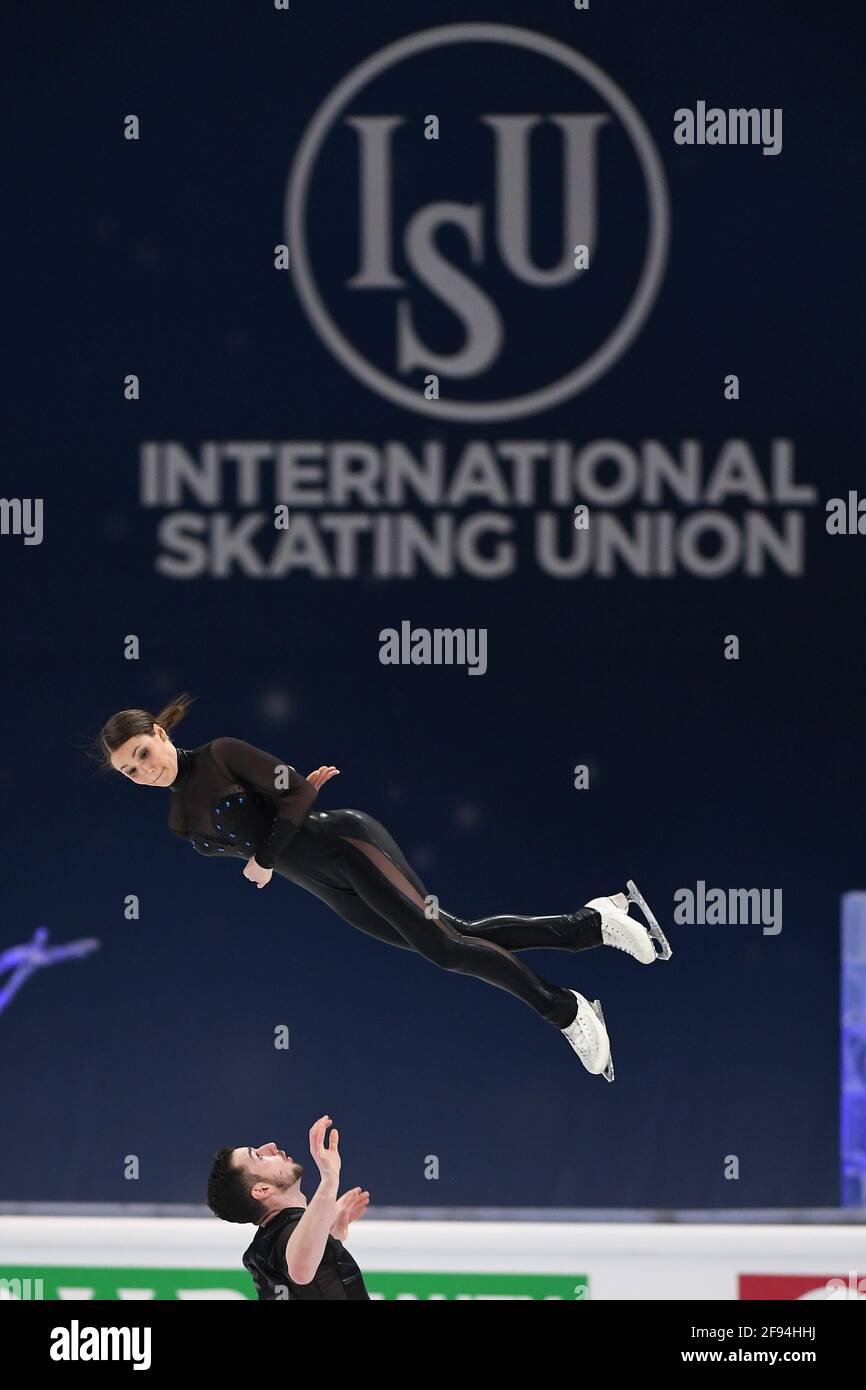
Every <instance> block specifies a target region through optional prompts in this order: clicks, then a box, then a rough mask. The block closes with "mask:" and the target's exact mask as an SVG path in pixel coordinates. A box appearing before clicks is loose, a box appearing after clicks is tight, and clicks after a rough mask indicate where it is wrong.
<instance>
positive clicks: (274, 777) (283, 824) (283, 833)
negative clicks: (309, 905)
mask: <svg viewBox="0 0 866 1390" xmlns="http://www.w3.org/2000/svg"><path fill="white" fill-rule="evenodd" d="M211 751H212V752H213V753H214V754H215V755H216V756H217V757H218V758H220V760H221V761H222V762H223V763H224V764H225V767H226V769H227V770H228V772H229V774H230V776H231V778H232V780H233V781H235V782H241V783H243V784H244V785H246V786H248V787H252V788H254V789H255V790H256V791H258V792H262V793H263V794H264V795H265V796H267V797H269V798H270V799H271V800H272V801H273V802H274V805H275V810H276V815H275V818H274V822H273V825H272V826H271V828H270V830H269V831H268V833H267V835H266V836H265V837H264V839H263V840H261V841H260V842H259V844H257V845H256V853H255V859H256V863H257V864H260V865H261V867H262V868H263V869H272V868H273V867H274V864H275V863H276V861H277V858H278V857H279V855H280V853H281V851H282V850H284V849H285V847H286V845H287V844H288V843H289V841H290V840H292V839H293V838H294V836H295V835H296V834H297V832H298V830H299V828H300V826H301V822H302V821H303V819H304V816H305V815H306V814H307V812H308V811H309V809H310V807H311V806H312V804H313V802H314V801H315V799H316V797H317V796H318V792H317V791H316V789H315V787H314V786H313V785H312V784H311V783H310V782H308V781H307V779H306V778H305V777H302V776H301V775H300V773H298V772H296V771H295V769H294V768H293V767H292V766H291V765H290V764H289V763H286V762H285V761H284V760H283V759H282V758H276V757H274V755H273V753H266V752H265V751H264V750H263V749H262V748H254V747H253V745H252V744H251V743H245V742H244V740H243V739H241V738H217V739H214V741H213V743H212V744H211ZM286 773H288V785H285V786H284V785H283V783H284V782H285V781H286Z"/></svg>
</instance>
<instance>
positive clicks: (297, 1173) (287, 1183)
mask: <svg viewBox="0 0 866 1390" xmlns="http://www.w3.org/2000/svg"><path fill="white" fill-rule="evenodd" d="M289 1169H290V1170H291V1171H290V1176H289V1177H287V1178H284V1179H283V1181H282V1182H281V1183H280V1187H281V1188H282V1190H283V1192H288V1190H289V1188H290V1187H294V1186H295V1185H296V1184H297V1183H299V1182H300V1181H301V1178H302V1177H303V1176H304V1170H303V1168H302V1167H301V1165H300V1163H290V1164H289Z"/></svg>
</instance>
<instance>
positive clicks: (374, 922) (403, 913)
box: [314, 825, 601, 1028]
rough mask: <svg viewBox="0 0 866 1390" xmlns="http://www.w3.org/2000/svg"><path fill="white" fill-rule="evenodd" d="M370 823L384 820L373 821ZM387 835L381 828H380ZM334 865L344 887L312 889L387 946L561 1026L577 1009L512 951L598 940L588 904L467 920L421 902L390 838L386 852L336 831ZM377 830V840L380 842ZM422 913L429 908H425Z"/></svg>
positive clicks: (421, 892)
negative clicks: (547, 913) (503, 993)
mask: <svg viewBox="0 0 866 1390" xmlns="http://www.w3.org/2000/svg"><path fill="white" fill-rule="evenodd" d="M377 830H378V831H382V830H384V827H379V826H378V825H377ZM386 834H387V832H386ZM340 838H341V840H342V846H343V848H342V852H341V856H340V860H341V864H340V866H341V869H342V871H343V876H344V878H345V881H346V884H347V887H345V888H322V887H320V886H316V888H315V890H314V891H315V892H316V895H317V896H318V897H320V898H322V899H323V901H324V902H326V903H327V904H328V905H329V906H330V907H331V908H333V910H334V911H335V912H336V913H338V914H339V915H340V916H341V917H342V918H343V919H344V920H345V921H346V922H349V923H350V924H351V925H352V926H353V927H357V928H358V930H359V931H362V932H366V933H367V935H368V936H375V937H376V938H377V939H378V940H379V941H385V942H387V943H388V945H390V946H399V947H402V948H403V949H404V950H411V951H417V952H418V953H419V954H420V955H422V956H425V957H426V958H427V960H429V961H432V962H433V964H434V965H438V966H439V967H440V968H441V969H442V970H453V971H455V972H456V973H458V974H461V975H474V976H475V978H476V979H479V980H486V981H487V983H488V984H491V985H496V986H497V987H498V988H499V989H504V990H507V991H508V993H509V994H513V995H515V996H516V997H517V998H518V999H522V1000H523V1002H524V1003H525V1004H528V1005H529V1007H530V1008H532V1009H534V1010H535V1011H536V1013H538V1014H540V1015H541V1017H542V1018H544V1019H546V1020H547V1022H549V1023H551V1024H553V1025H554V1026H555V1027H556V1028H567V1027H568V1025H569V1024H570V1023H571V1022H572V1021H573V1019H574V1016H575V1014H576V1012H577V1000H576V999H575V997H574V995H573V994H572V992H571V991H570V990H567V989H562V988H560V986H559V985H553V984H550V983H549V982H548V981H547V980H544V979H542V978H541V976H540V975H536V973H535V971H534V970H530V968H529V966H528V965H525V964H524V962H523V961H521V960H518V959H517V957H516V956H514V955H512V954H511V953H512V951H523V950H529V949H534V948H538V947H554V948H555V949H557V950H569V951H576V950H585V949H587V948H589V947H591V946H598V945H600V944H601V930H600V922H601V919H600V918H599V915H598V913H597V912H594V911H593V910H592V909H591V908H580V909H578V911H577V912H574V913H569V914H563V915H561V916H558V917H512V916H499V917H483V918H479V919H478V920H477V921H474V922H466V921H463V920H462V919H461V918H458V917H454V916H453V915H452V914H451V913H449V912H445V911H444V910H443V909H442V908H437V907H436V906H435V902H434V904H433V905H428V904H427V903H426V902H425V899H427V898H428V894H427V893H426V890H425V888H424V885H423V883H422V882H421V880H420V879H419V878H418V875H417V874H416V873H415V872H414V870H413V869H412V868H411V867H410V865H409V864H408V863H407V862H406V859H405V857H404V856H403V854H402V852H401V851H400V849H399V847H398V846H397V844H396V843H395V842H394V841H393V840H392V839H391V837H390V836H387V843H388V851H389V853H387V854H386V853H385V852H384V851H383V850H382V849H381V848H379V846H378V845H373V844H370V843H368V842H367V841H364V840H357V839H350V838H347V837H343V836H341V837H340ZM382 838H383V836H382V834H381V833H379V834H377V839H378V840H379V841H380V842H381V841H382ZM428 914H429V915H428Z"/></svg>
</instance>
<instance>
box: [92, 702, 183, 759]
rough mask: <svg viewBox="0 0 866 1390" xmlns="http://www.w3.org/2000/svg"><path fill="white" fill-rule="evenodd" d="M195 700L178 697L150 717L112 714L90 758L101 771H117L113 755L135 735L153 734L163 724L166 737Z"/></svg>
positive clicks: (141, 711) (129, 712) (134, 713)
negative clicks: (112, 763) (114, 766)
mask: <svg viewBox="0 0 866 1390" xmlns="http://www.w3.org/2000/svg"><path fill="white" fill-rule="evenodd" d="M194 699H195V696H194V695H187V694H186V693H185V692H184V693H183V694H181V695H175V697H174V699H173V700H169V702H168V704H167V705H163V707H162V709H161V710H160V711H159V713H158V714H151V712H150V710H146V709H122V710H119V711H118V713H117V714H113V715H112V716H111V718H110V719H109V720H107V721H106V723H105V724H103V726H102V728H101V729H100V731H99V733H98V734H97V736H96V738H95V739H94V740H93V743H92V744H91V747H90V755H91V757H93V758H94V759H95V760H96V761H97V762H98V763H99V766H100V770H101V771H105V770H108V769H110V770H111V771H112V772H113V771H114V768H113V767H112V765H111V754H112V753H114V752H115V750H116V749H118V748H120V747H121V745H122V744H124V743H126V740H127V739H128V738H135V736H136V734H152V733H153V731H154V725H155V724H160V725H161V726H162V728H163V729H165V731H166V733H168V732H169V731H170V730H171V729H173V728H174V726H175V725H176V724H179V723H180V721H181V720H182V719H183V717H184V715H185V714H186V712H187V710H188V709H189V707H190V705H191V704H192V703H193V700H194Z"/></svg>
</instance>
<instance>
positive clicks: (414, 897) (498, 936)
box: [97, 695, 669, 1080]
mask: <svg viewBox="0 0 866 1390" xmlns="http://www.w3.org/2000/svg"><path fill="white" fill-rule="evenodd" d="M191 703H192V699H191V697H190V696H187V695H180V696H178V697H177V698H176V699H174V700H172V701H171V702H170V703H169V704H168V705H167V706H166V707H165V708H164V709H163V710H161V711H160V712H159V714H157V715H153V714H150V713H149V712H148V711H146V710H141V709H127V710H121V711H120V712H119V713H118V714H115V715H112V717H111V718H110V719H109V720H108V722H107V723H106V724H105V725H104V727H103V728H102V730H101V732H100V735H99V738H98V741H97V742H98V756H99V759H100V762H101V763H102V765H103V766H109V765H110V766H111V767H113V768H114V769H115V770H116V771H118V772H119V773H121V774H122V775H123V776H124V777H128V778H129V780H130V781H132V782H135V783H136V784H137V785H140V786H143V787H161V788H163V789H165V788H167V789H168V791H169V792H170V794H171V797H170V800H171V805H170V808H169V828H170V829H171V830H172V831H173V832H174V833H175V834H177V835H182V836H184V837H185V838H186V839H188V840H189V841H190V842H191V844H193V845H194V847H195V848H196V850H197V851H198V852H199V853H200V854H204V855H208V856H210V857H212V858H217V857H220V856H222V857H223V858H226V859H231V858H237V859H243V860H244V861H245V866H244V870H243V873H244V877H245V878H247V879H249V881H250V883H254V884H255V885H256V887H257V888H264V887H266V886H267V884H268V883H270V881H271V877H272V875H273V874H274V872H276V873H278V874H279V875H280V876H281V877H282V878H287V879H289V880H290V881H291V882H292V883H297V884H299V885H300V886H301V887H302V888H306V889H307V891H308V892H310V893H313V894H315V896H316V897H317V898H321V899H322V901H323V902H326V903H327V904H328V906H329V907H331V908H333V910H334V911H335V912H336V913H338V914H339V916H340V917H342V918H344V920H345V921H347V922H349V923H350V925H351V926H353V927H357V928H358V930H359V931H363V932H366V933H367V934H368V935H369V936H375V937H377V938H378V939H379V940H380V941H385V942H387V943H388V945H390V946H399V947H402V948H403V949H404V950H410V951H417V952H419V953H420V954H421V955H422V956H426V958H427V959H428V960H429V961H432V962H433V964H434V965H438V966H440V967H441V968H442V969H443V970H454V971H457V972H458V973H460V974H462V975H474V976H475V977H476V978H477V979H479V980H486V981H487V983H488V984H492V985H497V986H498V987H499V988H500V989H505V990H507V991H508V992H509V993H510V994H513V995H515V996H516V997H517V998H518V999H522V1000H523V1002H524V1003H525V1004H528V1005H529V1007H530V1008H531V1009H534V1010H535V1012H536V1013H537V1014H539V1015H540V1016H541V1017H542V1018H543V1019H545V1020H546V1021H547V1022H548V1023H550V1024H552V1026H553V1027H554V1028H557V1029H559V1030H560V1032H561V1033H562V1034H563V1036H564V1037H565V1038H566V1039H567V1041H568V1042H569V1043H570V1044H571V1046H572V1047H573V1048H574V1051H575V1052H576V1053H577V1055H578V1057H579V1058H580V1060H581V1062H582V1063H583V1065H584V1066H585V1067H586V1069H587V1071H589V1072H592V1073H593V1074H595V1075H597V1074H599V1073H602V1074H604V1075H605V1076H606V1077H607V1079H608V1080H612V1079H613V1066H612V1063H611V1056H610V1040H609V1038H608V1034H607V1029H606V1027H605V1024H604V1017H603V1015H602V1012H601V1006H600V1004H599V1003H598V1001H595V1004H593V1003H592V1002H590V1001H589V1000H588V999H585V998H584V996H583V995H582V994H579V993H578V991H577V990H571V989H561V988H560V987H559V986H558V985H552V984H549V983H548V982H547V981H546V980H543V979H542V978H541V977H540V976H539V975H536V974H535V972H534V971H533V970H530V969H529V967H528V966H527V965H525V964H524V963H523V962H522V961H521V960H518V958H517V956H516V955H514V954H513V952H514V951H524V950H529V949H531V948H533V949H534V948H538V947H544V946H550V947H553V948H555V949H557V950H561V951H562V950H564V951H583V950H587V949H588V948H590V947H592V946H601V945H606V946H615V947H617V948H618V949H619V950H622V951H626V952H627V953H628V954H629V955H631V956H634V957H635V958H636V959H637V960H639V961H641V962H643V963H644V964H650V963H652V961H654V960H655V959H656V952H655V947H654V945H653V941H652V938H651V935H650V932H649V931H648V930H647V928H646V927H644V926H643V925H642V924H641V923H639V922H638V921H636V920H635V919H634V918H633V917H630V916H629V915H628V899H627V898H626V897H625V895H624V894H622V893H620V894H614V895H612V896H610V897H600V898H594V899H593V900H592V901H591V902H589V903H587V904H586V906H585V907H581V908H578V909H577V911H576V912H569V913H563V914H562V915H560V916H555V917H513V916H499V917H484V918H480V919H479V920H477V921H463V920H461V919H460V918H458V917H454V916H453V915H452V914H451V913H449V912H445V911H444V910H443V909H442V908H441V907H439V906H438V903H437V900H436V899H435V898H434V897H431V896H430V895H429V894H428V893H427V890H426V888H425V886H424V884H423V883H422V882H421V880H420V878H419V877H418V875H417V874H416V873H415V872H414V870H413V869H412V868H411V867H410V865H409V864H408V863H407V862H406V859H405V858H404V856H403V854H402V852H401V850H400V848H399V846H398V845H397V844H396V843H395V842H394V840H393V839H392V838H391V836H390V835H389V833H388V831H387V830H386V829H385V827H384V826H383V825H380V824H379V822H378V821H377V820H374V819H373V817H372V816H369V815H367V814H366V812H364V811H346V810H344V811H312V810H311V807H312V805H313V802H314V801H315V799H316V796H317V795H318V792H319V790H320V788H321V787H323V786H324V785H325V783H326V782H328V781H330V779H331V778H332V777H336V776H337V775H338V769H337V768H335V767H319V768H317V769H316V771H315V772H311V773H310V775H309V777H306V778H304V777H301V776H299V774H298V773H297V772H296V771H295V769H294V768H293V767H291V766H289V765H287V764H286V763H284V762H282V761H281V760H280V759H279V758H276V757H274V756H273V755H271V754H270V753H265V752H263V751H262V750H261V749H260V748H254V747H253V746H252V745H251V744H249V743H245V742H244V741H243V740H242V739H237V738H215V739H213V740H212V741H211V742H210V743H205V744H202V745H201V746H200V747H198V748H179V747H177V746H176V745H175V744H174V743H172V741H171V739H170V738H169V731H170V730H171V729H172V728H174V726H175V725H176V724H178V723H179V721H180V720H181V719H182V718H183V717H184V715H185V713H186V710H187V708H188V706H189V705H190V704H191ZM634 891H635V892H636V890H634ZM635 900H636V901H640V904H641V907H642V908H643V909H644V911H645V912H646V913H647V915H648V918H649V920H650V921H651V923H652V924H653V931H654V934H658V935H659V936H660V935H661V934H660V932H659V931H658V927H657V924H656V923H655V919H654V918H652V916H651V914H649V913H648V910H647V909H646V905H645V904H644V903H643V900H642V899H639V898H636V899H635ZM661 940H662V941H663V938H661ZM664 944H665V946H666V945H667V943H664ZM668 951H669V948H668Z"/></svg>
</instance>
